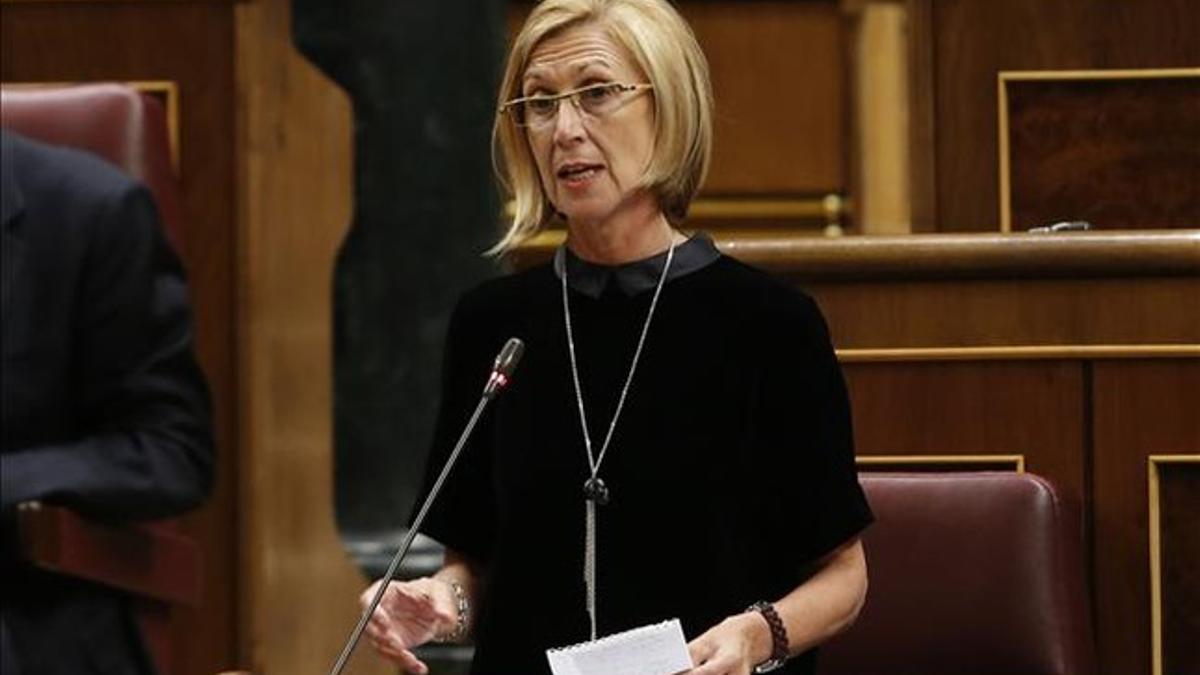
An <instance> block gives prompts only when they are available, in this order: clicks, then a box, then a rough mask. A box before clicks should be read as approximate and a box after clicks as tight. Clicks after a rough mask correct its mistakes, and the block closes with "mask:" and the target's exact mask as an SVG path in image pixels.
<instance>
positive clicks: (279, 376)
mask: <svg viewBox="0 0 1200 675" xmlns="http://www.w3.org/2000/svg"><path fill="white" fill-rule="evenodd" d="M290 6H291V3H290V2H289V1H288V0H256V1H255V2H249V3H243V4H239V5H238V6H237V10H236V16H235V19H236V27H237V45H238V55H239V59H238V64H237V66H238V70H237V82H238V86H239V90H240V91H241V99H240V103H241V108H240V117H239V120H240V127H239V138H240V142H239V147H238V158H239V164H238V175H239V176H240V178H241V182H242V185H243V190H242V191H241V192H240V193H239V195H238V222H239V223H241V229H240V232H239V239H238V242H237V247H238V251H239V252H240V255H239V267H238V287H239V289H241V303H240V306H239V310H240V314H239V317H238V325H239V328H240V330H239V335H238V345H239V350H238V355H239V359H238V374H239V380H238V389H239V392H240V394H241V410H242V417H241V445H242V448H243V453H242V458H241V461H242V466H243V473H242V476H241V479H242V480H241V484H240V495H239V504H240V507H241V509H242V512H243V514H244V519H243V528H242V539H241V542H242V546H241V550H242V557H241V565H240V567H239V575H238V577H237V578H238V579H239V584H240V592H239V597H240V598H241V601H242V617H243V624H242V635H243V640H244V643H243V655H244V657H245V658H243V660H242V665H246V666H249V667H250V669H251V670H253V671H254V672H256V673H262V674H264V675H273V674H276V673H315V672H326V671H327V670H328V668H329V667H331V666H332V665H333V663H334V660H335V659H336V658H337V655H338V652H339V651H340V650H341V645H342V642H343V641H344V640H345V639H346V637H347V636H348V634H349V632H350V629H351V628H352V627H353V626H354V624H355V622H356V621H357V619H358V602H357V598H358V594H359V593H360V592H361V591H362V590H363V589H364V588H365V587H366V583H367V582H366V579H365V578H364V577H363V576H362V574H361V572H359V570H358V569H357V568H356V566H355V565H354V564H353V562H352V561H351V559H350V557H349V556H348V555H347V554H346V552H345V551H344V549H343V547H342V542H341V540H340V539H339V537H338V534H337V531H336V527H335V524H334V511H333V447H332V437H333V436H332V421H331V417H332V409H333V400H332V398H333V397H332V393H331V388H332V363H331V355H332V325H333V323H332V321H333V320H332V297H331V290H332V285H333V282H332V279H333V263H334V258H335V256H336V255H337V249H338V246H339V244H340V243H341V241H342V238H343V236H344V235H345V232H346V229H347V227H348V226H349V222H350V216H351V202H350V198H351V197H350V196H351V194H352V193H351V189H350V181H351V180H352V176H353V172H352V169H351V151H350V149H351V143H350V140H351V134H352V130H351V111H350V102H349V100H348V99H347V97H346V95H345V93H344V92H342V91H341V90H340V89H338V88H337V87H336V86H335V85H334V84H333V83H332V82H331V81H329V80H328V79H326V78H325V77H324V76H323V75H322V74H321V73H319V72H318V71H317V70H316V68H315V67H313V66H312V65H311V64H309V63H308V62H307V61H306V60H305V59H304V58H303V57H302V56H301V55H300V54H299V53H298V52H297V51H296V50H295V48H294V47H293V46H292V41H291V34H290V32H289V26H290V25H291V23H290ZM367 651H370V649H369V647H367V646H366V645H363V649H360V650H359V652H360V653H359V654H358V655H357V656H356V657H355V658H354V659H353V660H352V661H351V662H350V667H349V668H348V669H347V671H346V672H347V673H380V672H386V669H385V668H384V667H383V662H382V661H381V660H379V659H377V658H376V657H374V656H372V655H369V654H364V653H363V652H367Z"/></svg>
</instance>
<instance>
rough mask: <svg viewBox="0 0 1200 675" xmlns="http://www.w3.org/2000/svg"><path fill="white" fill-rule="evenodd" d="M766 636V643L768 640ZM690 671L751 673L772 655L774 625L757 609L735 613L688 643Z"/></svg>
mask: <svg viewBox="0 0 1200 675" xmlns="http://www.w3.org/2000/svg"><path fill="white" fill-rule="evenodd" d="M764 638H765V643H764ZM688 653H689V654H691V656H692V663H694V664H696V666H695V667H694V668H692V669H691V670H689V671H687V675H748V674H749V673H750V672H751V671H753V670H754V667H755V666H756V665H758V664H759V663H762V662H763V661H766V660H767V659H768V658H769V657H770V655H771V629H770V627H769V626H767V622H766V621H765V620H764V619H763V618H762V617H761V616H759V615H758V614H757V613H754V612H746V613H744V614H738V615H736V616H731V617H729V618H727V619H725V620H724V621H722V622H721V623H719V624H717V625H715V626H713V627H712V628H709V629H708V630H707V631H706V632H705V633H704V634H703V635H701V636H700V637H698V638H696V639H695V640H692V641H691V642H690V643H689V644H688Z"/></svg>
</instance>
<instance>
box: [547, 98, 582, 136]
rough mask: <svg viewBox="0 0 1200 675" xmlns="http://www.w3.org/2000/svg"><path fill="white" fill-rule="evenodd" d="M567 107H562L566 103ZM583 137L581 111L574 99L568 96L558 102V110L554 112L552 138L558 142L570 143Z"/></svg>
mask: <svg viewBox="0 0 1200 675" xmlns="http://www.w3.org/2000/svg"><path fill="white" fill-rule="evenodd" d="M568 101H569V102H570V104H569V105H564V104H565V103H567V102H568ZM582 137H583V110H582V109H580V107H579V104H578V103H577V102H576V101H575V98H574V97H572V96H568V97H567V98H566V99H563V100H560V101H559V103H558V110H556V111H554V138H555V140H556V141H558V142H564V141H570V140H574V139H577V138H582Z"/></svg>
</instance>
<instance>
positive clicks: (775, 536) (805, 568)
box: [424, 237, 872, 674]
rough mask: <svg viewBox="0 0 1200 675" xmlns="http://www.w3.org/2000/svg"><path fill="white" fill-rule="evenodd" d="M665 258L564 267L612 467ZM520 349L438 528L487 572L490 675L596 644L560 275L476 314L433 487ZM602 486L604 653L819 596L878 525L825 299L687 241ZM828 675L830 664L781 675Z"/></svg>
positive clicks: (456, 348)
mask: <svg viewBox="0 0 1200 675" xmlns="http://www.w3.org/2000/svg"><path fill="white" fill-rule="evenodd" d="M664 260H665V254H663V255H660V256H656V257H655V258H652V259H649V260H645V261H640V262H638V263H633V264H631V265H627V266H623V267H622V268H603V267H598V266H595V265H589V264H587V263H584V262H583V261H580V260H578V259H576V258H574V257H573V256H571V255H570V254H569V253H566V254H564V253H560V255H559V259H558V262H559V265H558V266H559V267H561V266H562V265H563V264H565V266H566V268H567V270H568V272H569V274H568V279H570V280H571V286H572V288H571V290H570V294H571V296H570V302H571V316H572V323H573V329H574V335H575V342H576V352H577V356H578V361H579V376H580V380H581V386H582V389H583V397H584V402H585V405H586V407H587V413H588V422H589V426H590V428H591V436H592V439H593V444H594V448H595V451H596V452H599V447H600V445H601V443H602V442H603V439H604V435H605V433H606V432H607V429H608V425H609V421H610V420H611V418H612V414H613V410H614V409H615V407H616V403H617V399H618V397H619V395H620V391H621V387H622V385H623V384H624V380H625V377H626V374H627V373H628V370H629V364H630V360H631V358H632V356H633V352H634V349H635V347H636V344H637V340H638V336H639V334H640V332H641V329H642V325H643V322H644V321H645V318H646V313H647V310H648V308H649V305H650V300H651V298H652V296H653V294H654V291H653V285H654V283H655V282H656V281H657V276H658V272H659V271H661V269H662V265H663V263H664ZM581 289H582V290H581ZM510 336H517V337H520V338H521V339H523V340H524V341H525V343H526V352H525V357H524V359H523V361H522V363H521V365H520V367H519V368H518V370H517V372H516V375H515V377H514V378H513V381H512V384H511V386H510V388H509V390H508V391H506V392H505V393H504V394H502V395H501V396H500V397H499V398H498V399H497V400H496V401H495V404H494V407H493V408H492V409H491V410H489V412H488V413H486V414H485V416H484V417H483V418H482V419H481V421H480V426H479V427H478V428H477V429H476V432H475V434H474V437H473V439H472V441H471V442H470V443H469V444H468V446H467V448H466V449H465V450H464V454H463V455H462V457H461V458H460V460H459V464H458V466H457V467H456V468H455V470H454V473H453V474H451V476H450V478H449V480H448V481H447V483H446V487H445V489H444V492H443V493H442V495H441V497H440V498H439V501H438V503H437V504H436V505H435V506H434V507H433V508H432V510H431V511H430V514H429V518H428V520H427V521H426V527H425V528H424V530H425V532H426V533H427V534H429V535H430V536H432V537H433V538H435V539H437V540H438V541H440V542H441V543H443V544H445V545H446V546H448V547H450V548H452V549H455V550H457V551H459V552H461V553H463V554H465V555H467V556H469V557H472V558H474V559H476V560H478V561H479V562H481V563H483V564H484V565H485V567H486V569H487V571H488V576H487V579H486V580H485V586H484V593H483V595H482V597H481V598H480V601H479V603H478V605H479V606H478V607H477V610H476V611H477V612H478V614H477V619H476V625H475V644H476V654H475V661H474V664H473V669H472V672H473V673H489V674H490V673H497V674H501V673H506V674H511V673H522V674H529V673H545V672H548V671H549V667H548V664H547V660H546V657H545V650H546V649H547V648H550V647H560V646H565V645H568V644H572V643H576V642H579V641H583V640H586V639H587V638H588V633H589V623H588V617H587V613H586V610H585V586H584V581H583V572H582V569H583V544H584V514H585V508H584V497H583V490H582V486H583V483H584V481H585V480H586V478H587V476H588V461H587V458H586V453H585V450H584V443H583V436H582V433H581V430H580V422H579V414H578V409H577V404H576V400H575V393H574V388H573V385H572V383H571V371H570V362H569V360H568V359H569V357H568V351H567V339H566V333H565V328H564V322H563V307H562V296H561V286H560V279H559V277H558V276H557V274H556V266H555V265H552V264H546V265H542V266H539V267H536V268H533V269H530V270H527V271H524V272H521V273H518V274H515V275H512V276H508V277H505V278H501V279H497V280H493V281H490V282H487V283H485V284H483V285H482V286H480V287H478V288H476V289H475V290H473V291H471V292H469V293H467V294H466V295H465V296H464V297H463V298H462V300H461V301H460V303H459V305H458V307H457V308H456V310H455V312H454V315H453V318H452V319H451V326H450V330H449V338H448V341H447V353H446V366H445V374H444V382H443V391H444V394H443V400H442V407H441V414H440V417H439V421H438V429H437V435H436V438H435V445H434V452H433V454H432V455H431V459H430V463H429V469H428V472H427V473H428V475H427V477H426V489H428V486H429V485H430V484H431V483H432V478H434V477H436V472H437V471H438V470H439V469H440V467H441V465H442V462H443V461H444V459H445V457H446V456H447V455H448V453H449V451H450V449H451V448H452V446H453V443H454V441H455V440H456V435H457V433H458V431H459V430H460V429H461V428H462V425H463V423H464V422H465V420H466V418H467V417H468V416H469V415H470V413H471V412H472V410H473V409H474V406H475V403H476V402H477V401H478V396H479V392H480V389H481V387H482V384H483V382H484V380H485V378H486V376H487V373H488V370H489V367H490V365H491V360H492V359H493V357H494V356H495V354H496V352H497V351H498V350H499V348H500V346H501V345H503V344H504V342H505V341H506V340H507V339H508V338H509V337H510ZM600 477H601V478H602V479H603V480H604V481H605V483H606V484H607V486H608V488H609V491H610V493H611V502H610V503H609V504H608V505H606V506H602V507H599V508H598V523H597V613H598V623H599V633H600V634H601V635H605V634H609V633H613V632H617V631H621V630H626V629H629V628H633V627H636V626H640V625H644V624H647V623H654V622H658V621H662V620H664V619H669V618H674V617H677V618H679V619H681V620H682V623H683V627H684V632H685V634H686V636H687V638H688V639H689V640H691V639H692V638H694V637H696V636H698V635H699V634H701V633H703V632H704V631H705V630H707V629H708V628H710V627H711V626H713V625H715V624H716V623H718V622H720V621H721V620H722V619H723V618H725V617H727V616H729V615H731V614H736V613H739V612H741V611H743V610H744V609H745V608H746V607H747V606H748V605H750V604H751V603H753V602H755V601H757V600H774V599H777V598H779V597H780V596H782V595H784V594H786V593H787V592H788V591H790V590H791V589H793V588H794V587H795V586H797V585H798V584H799V583H800V582H802V581H803V580H804V578H805V576H806V575H807V574H810V573H811V569H810V568H811V566H812V563H813V562H814V561H816V560H818V559H819V558H821V557H822V556H824V555H825V554H827V553H829V552H830V551H832V550H833V549H835V548H836V547H837V546H838V545H840V544H842V543H843V542H845V541H847V540H849V539H850V538H851V537H853V536H854V535H855V534H857V533H858V532H859V531H861V530H862V529H863V528H864V527H865V526H866V525H867V524H868V523H870V521H871V518H872V516H871V512H870V509H869V507H868V505H867V503H866V500H865V498H864V496H863V493H862V490H861V488H860V487H859V484H858V479H857V476H856V473H855V468H854V456H853V441H852V438H851V426H850V411H849V405H848V401H847V397H846V390H845V385H844V383H843V380H842V375H841V371H840V369H839V367H838V364H837V361H836V359H835V356H834V353H833V349H832V347H831V345H830V341H829V336H828V333H827V330H826V327H825V322H824V320H823V318H822V316H821V314H820V311H819V310H818V309H817V306H816V305H815V304H814V303H813V301H812V300H811V299H810V298H808V297H807V296H805V295H803V294H802V293H799V292H798V291H796V290H794V289H792V288H790V287H788V286H786V285H784V284H782V283H780V282H778V281H776V280H774V279H773V278H771V277H769V276H768V275H766V274H765V273H763V272H760V271H758V270H756V269H753V268H751V267H748V266H746V265H744V264H742V263H740V262H738V261H736V260H734V259H732V258H729V257H725V256H722V255H720V254H719V253H717V252H716V249H715V248H714V247H713V246H712V243H711V242H710V241H709V240H707V239H705V238H702V237H694V238H693V239H691V240H690V241H689V242H687V243H686V244H683V245H681V246H680V247H679V248H678V249H677V252H676V259H675V262H674V263H673V264H672V274H671V275H670V278H669V280H668V282H667V284H666V286H665V287H664V288H663V291H662V295H661V297H660V300H659V303H658V309H657V311H656V315H655V316H654V318H653V323H652V325H651V327H650V331H649V335H648V337H647V338H646V342H645V347H644V351H643V353H642V357H641V362H640V365H639V366H638V370H637V373H636V375H635V376H634V379H633V383H632V386H631V387H630V390H629V393H628V398H627V400H626V403H625V407H624V411H623V412H622V414H621V419H620V420H619V423H618V425H617V427H616V431H615V433H614V436H613V440H612V445H611V447H610V449H609V452H608V455H607V457H606V459H605V460H604V462H603V465H602V468H601V470H600ZM814 664H815V654H814V653H809V654H805V655H802V656H800V657H798V658H796V659H793V660H792V661H791V662H789V664H788V667H787V668H786V669H784V670H781V671H778V672H781V673H811V672H813V671H814V669H815V665H814Z"/></svg>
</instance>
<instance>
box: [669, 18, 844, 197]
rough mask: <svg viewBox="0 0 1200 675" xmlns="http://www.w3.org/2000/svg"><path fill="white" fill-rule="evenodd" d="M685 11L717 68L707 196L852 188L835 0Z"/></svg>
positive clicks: (841, 46)
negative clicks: (850, 184) (710, 167)
mask: <svg viewBox="0 0 1200 675" xmlns="http://www.w3.org/2000/svg"><path fill="white" fill-rule="evenodd" d="M680 10H681V11H682V13H683V14H684V16H685V17H686V18H687V20H688V22H689V23H691V25H692V29H693V30H695V31H696V37H697V39H698V40H699V41H700V45H701V47H702V48H703V49H704V51H705V54H706V55H707V56H708V60H709V67H710V68H711V70H712V80H713V96H714V98H715V99H716V124H715V126H714V135H715V139H714V144H713V167H712V171H711V173H710V174H709V178H708V183H707V185H706V187H705V193H706V194H735V195H747V194H751V195H752V194H768V195H780V194H785V195H787V194H791V195H796V194H806V193H807V194H812V193H826V192H844V191H845V188H846V148H847V144H848V141H849V136H848V134H849V128H848V124H847V115H846V111H847V107H846V100H845V99H846V96H847V94H846V91H845V85H846V82H845V71H846V66H845V57H846V46H845V44H844V28H843V23H842V17H841V15H840V10H839V9H838V6H837V4H836V3H833V2H751V3H733V2H696V3H683V4H681V5H680Z"/></svg>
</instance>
